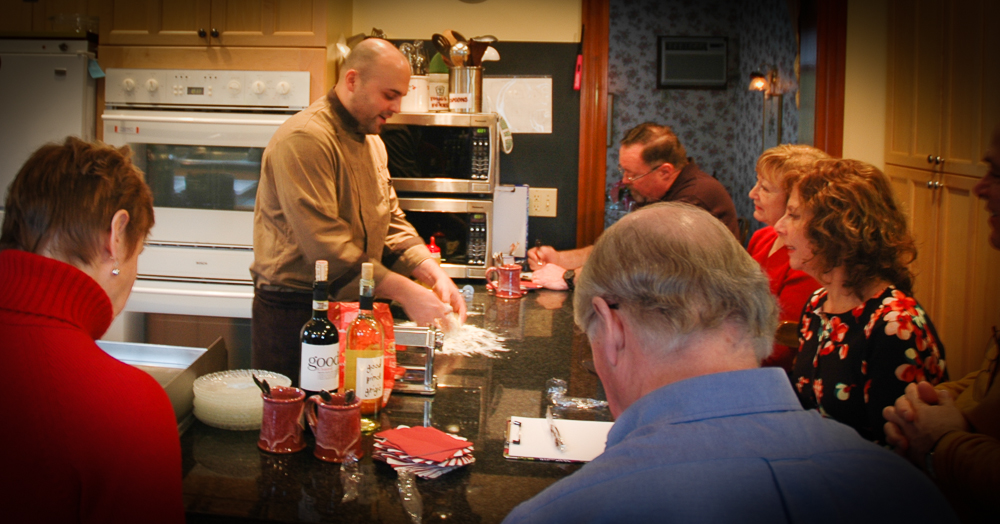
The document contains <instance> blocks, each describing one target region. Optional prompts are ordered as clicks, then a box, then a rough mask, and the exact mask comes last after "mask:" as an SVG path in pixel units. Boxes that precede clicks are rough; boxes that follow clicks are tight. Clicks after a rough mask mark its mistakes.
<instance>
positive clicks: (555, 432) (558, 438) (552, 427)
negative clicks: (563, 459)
mask: <svg viewBox="0 0 1000 524" xmlns="http://www.w3.org/2000/svg"><path fill="white" fill-rule="evenodd" d="M545 420H547V421H548V422H549V431H551V432H552V438H553V439H555V442H556V447H557V448H559V451H562V452H563V453H565V452H566V442H564V441H563V439H562V435H560V434H559V428H557V427H556V423H555V421H554V420H553V419H552V406H549V407H547V408H545Z"/></svg>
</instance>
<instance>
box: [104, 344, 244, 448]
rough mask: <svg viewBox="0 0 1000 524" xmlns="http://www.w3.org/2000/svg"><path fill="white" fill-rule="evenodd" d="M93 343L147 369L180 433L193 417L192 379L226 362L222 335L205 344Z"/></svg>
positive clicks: (213, 370)
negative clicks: (170, 408)
mask: <svg viewBox="0 0 1000 524" xmlns="http://www.w3.org/2000/svg"><path fill="white" fill-rule="evenodd" d="M97 345H98V346H100V348H101V349H103V350H104V352H105V353H107V354H109V355H111V356H112V357H115V358H116V359H118V360H120V361H122V362H124V363H126V364H129V365H132V366H135V367H137V368H139V369H141V370H143V371H145V372H146V373H149V374H150V375H151V376H152V377H153V378H154V379H156V381H157V382H159V384H160V385H161V386H163V389H164V390H165V391H166V392H167V396H168V397H170V404H171V405H172V406H173V408H174V414H175V415H176V416H177V430H178V431H179V432H181V433H183V432H184V430H185V429H187V428H188V426H190V425H191V423H192V422H193V421H194V413H193V409H194V386H193V385H194V380H195V379H196V378H198V377H200V376H202V375H205V374H207V373H214V372H216V371H222V370H224V369H226V365H227V362H228V354H227V351H226V342H225V341H224V340H223V339H222V337H219V338H218V339H216V340H215V342H213V343H212V344H211V345H210V346H208V347H207V348H192V347H184V346H166V345H162V344H140V343H133V342H109V341H105V340H98V341H97Z"/></svg>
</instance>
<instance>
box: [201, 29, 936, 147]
mask: <svg viewBox="0 0 1000 524" xmlns="http://www.w3.org/2000/svg"><path fill="white" fill-rule="evenodd" d="M212 38H219V30H218V29H216V28H214V27H213V28H212ZM938 158H941V157H938Z"/></svg>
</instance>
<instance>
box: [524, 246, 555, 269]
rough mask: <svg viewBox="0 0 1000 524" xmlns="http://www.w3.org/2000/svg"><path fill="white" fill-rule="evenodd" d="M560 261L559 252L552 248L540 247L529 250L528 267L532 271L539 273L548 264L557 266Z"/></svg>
mask: <svg viewBox="0 0 1000 524" xmlns="http://www.w3.org/2000/svg"><path fill="white" fill-rule="evenodd" d="M558 261H559V252H558V251H556V250H555V248H553V247H552V246H538V247H533V248H531V249H529V250H528V266H529V267H530V268H531V270H532V271H538V269H539V268H541V267H544V266H545V265H546V264H556V263H558Z"/></svg>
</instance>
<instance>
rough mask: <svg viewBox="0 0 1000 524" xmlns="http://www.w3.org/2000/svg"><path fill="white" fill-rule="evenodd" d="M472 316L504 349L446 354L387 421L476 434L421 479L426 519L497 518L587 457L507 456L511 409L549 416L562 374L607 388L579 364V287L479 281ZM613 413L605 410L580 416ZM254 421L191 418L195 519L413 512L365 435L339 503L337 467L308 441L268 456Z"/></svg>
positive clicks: (594, 393) (395, 398)
mask: <svg viewBox="0 0 1000 524" xmlns="http://www.w3.org/2000/svg"><path fill="white" fill-rule="evenodd" d="M475 288H476V296H475V298H474V301H473V305H472V314H471V315H470V316H469V321H468V323H470V324H473V325H476V326H479V327H483V328H486V329H489V330H491V331H493V332H494V333H497V334H498V335H501V336H503V337H506V339H507V340H506V341H505V342H504V343H503V345H504V347H506V348H507V349H508V350H509V351H507V352H504V353H500V355H499V357H497V358H487V357H483V356H475V357H459V356H447V355H445V356H439V357H438V358H437V359H435V375H436V376H437V378H438V390H437V394H435V395H432V396H420V395H403V394H398V393H396V392H394V393H393V395H392V397H391V398H390V399H389V404H388V406H387V407H386V410H385V411H384V413H383V415H382V427H383V428H388V427H396V426H397V425H400V424H405V425H408V426H418V425H432V426H434V427H436V428H438V429H441V430H443V431H446V432H450V433H454V434H457V435H460V436H462V437H465V438H467V439H469V440H471V441H472V443H473V445H474V452H473V455H474V457H475V459H476V462H475V463H473V464H471V465H469V466H466V467H464V468H460V469H458V470H456V471H452V472H450V473H447V474H445V475H444V476H442V477H439V478H437V479H432V480H424V479H418V480H417V488H418V489H419V491H420V494H421V497H422V503H423V521H424V522H434V521H451V522H477V523H479V522H481V523H489V522H500V521H501V520H503V518H504V517H505V516H506V515H507V513H508V512H510V510H512V509H513V508H514V507H515V506H517V505H518V504H519V503H521V502H523V501H525V500H527V499H529V498H531V497H532V496H534V495H535V494H537V493H539V492H540V491H542V490H543V489H545V488H546V487H547V486H549V485H550V484H552V483H553V482H555V481H557V480H559V479H560V478H562V477H564V476H566V475H569V474H570V473H572V472H574V471H576V470H577V469H579V468H580V467H581V465H580V464H565V463H554V462H538V461H519V460H508V459H505V458H504V457H503V447H504V429H505V426H506V421H507V418H508V417H510V416H512V415H518V416H530V417H540V416H544V412H545V408H544V401H545V392H544V389H545V384H546V381H548V380H549V379H552V378H559V379H562V380H565V381H566V382H567V385H568V389H567V392H566V394H567V395H569V396H574V397H586V398H599V399H603V398H604V397H603V394H604V393H603V390H602V389H601V387H600V382H599V380H598V379H597V376H596V375H594V374H593V373H591V372H589V371H587V370H586V369H585V368H584V367H583V366H582V365H581V363H582V362H583V361H589V360H590V359H591V356H590V346H589V344H588V343H587V340H586V337H585V336H584V335H583V334H582V333H581V332H580V331H579V330H578V329H577V328H576V327H575V326H574V324H573V308H572V293H570V292H561V291H546V290H539V291H532V292H530V293H529V294H528V295H526V296H525V297H524V298H521V299H498V298H495V297H493V296H492V295H488V294H486V293H485V289H484V288H483V287H482V286H475ZM572 416H573V417H574V418H594V419H598V420H610V414H609V413H608V412H607V410H604V411H602V412H599V413H582V414H574V415H572ZM257 438H258V432H256V431H226V430H220V429H215V428H212V427H209V426H206V425H204V424H202V423H201V422H197V421H196V422H195V423H194V424H193V425H192V426H191V427H190V428H189V429H188V430H187V431H186V432H185V433H184V434H183V435H182V436H181V448H182V454H183V472H184V504H185V508H186V510H187V517H188V522H189V523H196V522H220V521H227V520H232V521H240V522H248V521H249V522H399V523H408V522H411V520H410V518H409V517H408V516H407V514H406V512H405V510H404V509H403V506H402V503H401V500H400V496H399V492H398V490H397V486H396V474H395V472H394V471H393V470H392V468H391V467H389V466H387V465H386V464H384V463H382V462H380V461H373V460H372V459H371V458H370V457H371V453H370V451H371V444H372V437H371V436H368V437H366V439H365V448H366V449H365V458H364V459H362V461H361V464H360V466H361V471H362V482H361V486H360V490H359V496H358V498H357V499H356V500H353V501H350V502H346V503H344V502H342V498H343V495H344V488H343V484H342V482H341V479H340V466H339V465H337V464H328V463H325V462H322V461H320V460H319V459H317V458H315V457H313V455H312V450H313V440H312V436H311V434H309V432H308V430H307V431H306V439H307V441H308V443H309V445H308V446H307V448H306V449H305V450H304V451H301V452H299V453H294V454H291V455H271V454H268V453H264V452H262V451H259V450H258V449H257Z"/></svg>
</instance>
